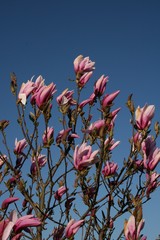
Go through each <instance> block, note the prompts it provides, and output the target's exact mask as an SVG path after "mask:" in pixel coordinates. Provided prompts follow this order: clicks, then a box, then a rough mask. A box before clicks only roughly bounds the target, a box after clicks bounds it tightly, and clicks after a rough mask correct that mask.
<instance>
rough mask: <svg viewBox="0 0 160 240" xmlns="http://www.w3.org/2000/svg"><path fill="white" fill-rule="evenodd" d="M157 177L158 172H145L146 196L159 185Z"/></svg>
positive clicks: (158, 175) (159, 175)
mask: <svg viewBox="0 0 160 240" xmlns="http://www.w3.org/2000/svg"><path fill="white" fill-rule="evenodd" d="M159 177H160V174H158V173H156V172H152V173H150V174H148V173H147V174H146V179H147V191H146V195H147V197H149V196H150V193H151V192H153V191H154V190H155V189H156V188H157V187H159V186H160V182H158V179H159Z"/></svg>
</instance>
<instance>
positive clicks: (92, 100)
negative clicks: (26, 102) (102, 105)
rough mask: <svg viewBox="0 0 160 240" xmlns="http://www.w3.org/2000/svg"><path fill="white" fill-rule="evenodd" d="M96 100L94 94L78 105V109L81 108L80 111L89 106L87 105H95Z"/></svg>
mask: <svg viewBox="0 0 160 240" xmlns="http://www.w3.org/2000/svg"><path fill="white" fill-rule="evenodd" d="M95 99H96V95H95V94H94V93H92V94H91V96H90V97H89V98H88V99H86V100H84V101H82V102H81V103H80V104H79V105H78V108H79V109H82V108H83V107H84V106H85V105H87V104H89V105H93V103H94V101H95Z"/></svg>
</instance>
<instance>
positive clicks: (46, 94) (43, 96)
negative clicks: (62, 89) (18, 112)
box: [31, 83, 56, 109]
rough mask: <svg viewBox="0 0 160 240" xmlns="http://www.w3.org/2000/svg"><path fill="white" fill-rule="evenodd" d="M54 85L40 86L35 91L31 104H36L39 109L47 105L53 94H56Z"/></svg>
mask: <svg viewBox="0 0 160 240" xmlns="http://www.w3.org/2000/svg"><path fill="white" fill-rule="evenodd" d="M55 88H56V85H55V84H54V83H51V84H49V85H48V86H46V85H44V86H41V87H40V88H39V89H37V91H36V92H35V93H34V95H33V97H32V99H31V102H32V103H33V102H34V101H35V102H36V104H37V106H38V107H39V108H40V109H43V107H44V106H45V105H46V104H47V103H48V101H49V100H50V99H51V98H52V96H53V94H54V93H55V92H56V89H55Z"/></svg>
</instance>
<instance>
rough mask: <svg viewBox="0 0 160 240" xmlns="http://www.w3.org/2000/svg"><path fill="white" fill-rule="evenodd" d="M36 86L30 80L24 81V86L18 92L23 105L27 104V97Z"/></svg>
mask: <svg viewBox="0 0 160 240" xmlns="http://www.w3.org/2000/svg"><path fill="white" fill-rule="evenodd" d="M34 88H35V86H34V83H33V82H32V81H30V80H28V82H27V83H22V86H21V88H20V91H19V94H18V99H20V101H21V103H22V104H23V105H25V104H26V101H27V97H28V96H29V95H30V94H31V92H32V91H33V90H34Z"/></svg>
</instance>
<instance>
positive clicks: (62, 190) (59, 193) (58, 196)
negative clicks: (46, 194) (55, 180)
mask: <svg viewBox="0 0 160 240" xmlns="http://www.w3.org/2000/svg"><path fill="white" fill-rule="evenodd" d="M66 192H67V188H66V187H64V186H61V187H60V188H59V189H58V190H57V191H56V192H55V194H54V197H55V199H56V200H61V197H62V196H63V194H64V193H66Z"/></svg>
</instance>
